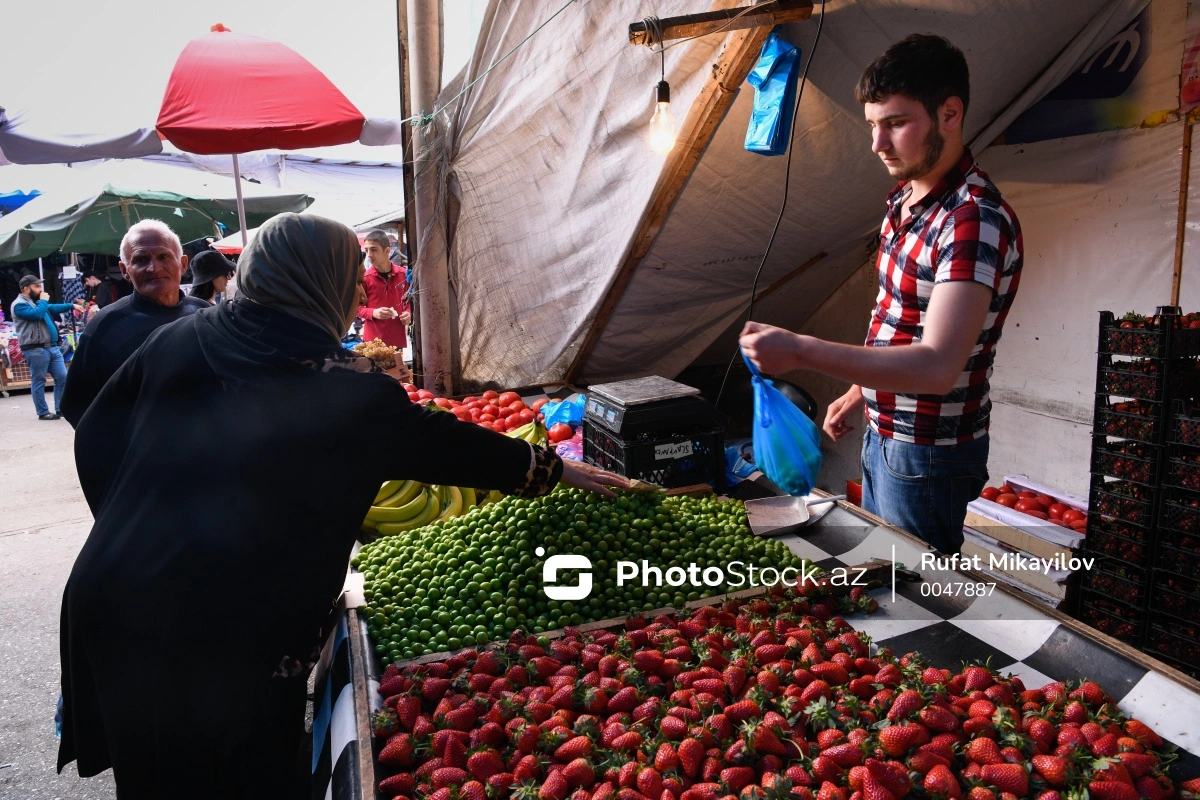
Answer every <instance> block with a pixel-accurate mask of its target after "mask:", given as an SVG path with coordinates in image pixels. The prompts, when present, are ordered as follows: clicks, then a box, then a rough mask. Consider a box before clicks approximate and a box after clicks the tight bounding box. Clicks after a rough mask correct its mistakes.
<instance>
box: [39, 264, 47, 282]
mask: <svg viewBox="0 0 1200 800" xmlns="http://www.w3.org/2000/svg"><path fill="white" fill-rule="evenodd" d="M38 277H39V278H40V279H41V280H42V281H45V280H46V273H44V272H42V260H41V259H40V258H39V259H38Z"/></svg>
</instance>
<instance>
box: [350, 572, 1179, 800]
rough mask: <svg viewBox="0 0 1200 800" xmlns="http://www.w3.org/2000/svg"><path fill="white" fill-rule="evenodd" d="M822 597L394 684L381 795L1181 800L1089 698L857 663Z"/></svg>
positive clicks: (858, 642)
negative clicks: (1139, 799) (1145, 799)
mask: <svg viewBox="0 0 1200 800" xmlns="http://www.w3.org/2000/svg"><path fill="white" fill-rule="evenodd" d="M816 591H818V590H817V589H816V587H813V586H811V585H806V586H803V587H800V588H799V590H796V591H792V590H783V591H778V592H773V593H772V594H771V595H770V596H768V597H764V598H756V599H754V600H750V601H746V602H737V601H730V602H726V603H725V604H723V605H721V606H719V607H718V606H706V607H703V608H699V609H696V610H695V611H694V612H692V614H691V615H690V616H687V617H683V616H680V617H676V616H664V617H657V618H655V619H654V620H653V621H652V622H651V623H650V624H649V625H647V624H646V623H645V621H643V620H629V621H627V623H626V626H625V630H624V631H623V632H621V633H617V632H612V631H600V632H596V633H593V634H584V633H581V632H579V631H576V630H568V631H566V635H565V636H563V638H561V639H556V640H554V641H548V640H547V639H546V638H544V637H538V638H530V637H527V636H525V635H524V634H521V633H514V634H513V636H512V637H511V638H510V639H509V640H508V641H507V642H505V643H504V644H503V646H502V647H498V648H495V649H487V650H483V651H477V650H474V649H471V650H467V651H465V652H462V653H459V654H456V655H454V656H452V657H450V658H448V659H446V660H444V661H440V662H437V663H431V664H423V665H410V666H407V667H404V668H403V669H398V668H397V667H395V666H389V667H388V668H387V670H386V671H385V672H384V674H383V676H382V678H381V682H380V686H379V692H380V694H381V695H382V696H383V697H384V698H385V699H384V703H383V709H382V710H381V711H380V712H379V713H378V714H377V715H376V717H375V718H374V719H373V725H372V727H373V732H374V734H375V735H376V737H377V740H378V742H379V744H380V747H379V751H378V762H379V766H380V775H381V776H383V777H382V780H381V781H380V784H379V790H380V792H381V793H382V794H383V795H385V796H387V797H404V798H428V800H568V798H569V800H899V799H900V798H904V797H910V798H914V800H916V799H918V798H920V799H922V800H924V798H929V799H930V800H934V799H935V798H944V799H946V800H962V799H963V798H966V800H1022V798H1034V799H1035V800H1068V799H1069V798H1077V797H1084V796H1087V797H1090V798H1092V800H1137V798H1139V797H1141V798H1147V800H1168V798H1172V797H1180V798H1185V799H1187V800H1192V799H1193V798H1195V797H1196V792H1198V791H1200V780H1194V781H1188V782H1185V783H1182V784H1181V785H1180V786H1178V787H1176V786H1175V785H1174V784H1173V782H1172V781H1171V779H1170V778H1169V777H1168V776H1167V775H1166V761H1167V758H1166V754H1165V752H1164V742H1163V740H1162V739H1161V738H1160V737H1159V736H1158V734H1156V733H1155V732H1154V731H1153V730H1152V729H1151V728H1149V727H1148V726H1147V725H1145V724H1143V723H1141V722H1139V721H1138V720H1136V719H1130V718H1127V717H1126V716H1125V715H1123V714H1122V713H1121V712H1120V710H1119V709H1118V707H1117V705H1116V703H1115V702H1113V701H1112V699H1111V698H1110V697H1109V696H1108V695H1107V694H1106V693H1105V692H1104V690H1103V689H1102V688H1101V687H1100V686H1099V685H1097V684H1096V683H1094V682H1091V681H1081V682H1079V683H1077V684H1075V683H1072V684H1066V683H1061V682H1054V683H1049V684H1047V685H1045V686H1043V687H1041V688H1039V689H1027V688H1026V687H1025V686H1024V684H1023V683H1022V682H1021V680H1020V678H1016V677H1012V676H1009V677H1002V676H1000V675H998V674H996V673H995V672H993V671H992V670H990V669H988V668H987V667H985V666H978V665H972V666H966V667H964V668H963V669H962V670H961V671H959V672H957V673H955V672H952V671H951V670H949V669H941V668H938V667H935V666H931V665H929V664H927V663H925V661H924V660H923V659H922V658H921V657H920V656H919V655H916V654H911V653H910V654H907V655H905V656H903V657H900V658H897V657H895V656H894V655H893V654H892V653H890V652H889V651H887V650H880V651H878V652H877V653H876V654H875V655H873V656H872V655H871V654H870V647H869V640H868V639H867V638H866V637H865V636H863V635H861V634H859V633H857V632H855V631H853V630H852V629H851V627H850V626H849V625H848V624H847V623H846V622H845V620H843V619H841V618H840V617H836V616H833V615H832V608H833V605H832V602H831V599H830V598H822V597H818V596H816V595H815V592H816ZM1085 792H1086V794H1085Z"/></svg>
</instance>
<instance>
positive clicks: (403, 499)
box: [375, 481, 421, 508]
mask: <svg viewBox="0 0 1200 800" xmlns="http://www.w3.org/2000/svg"><path fill="white" fill-rule="evenodd" d="M420 491H421V482H420V481H402V482H401V483H400V489H399V491H397V492H396V493H395V494H392V495H390V496H389V497H387V498H386V499H385V500H382V501H380V502H377V503H375V506H376V507H377V508H399V507H400V506H402V505H404V504H406V503H409V502H411V501H412V499H413V498H414V497H416V496H417V494H418V493H419V492H420Z"/></svg>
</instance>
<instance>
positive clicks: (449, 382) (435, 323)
mask: <svg viewBox="0 0 1200 800" xmlns="http://www.w3.org/2000/svg"><path fill="white" fill-rule="evenodd" d="M441 6H442V4H441V0H408V23H409V29H408V42H409V52H410V53H412V55H413V58H412V61H411V67H412V71H411V76H412V105H413V111H414V112H416V113H421V114H429V113H431V112H433V110H434V104H435V102H436V100H437V96H438V92H439V91H440V90H441V72H442V69H441V67H442V53H441V47H442V30H441ZM435 132H436V127H435V126H434V125H426V126H423V127H421V128H420V129H419V132H418V137H417V138H418V140H419V144H414V149H418V147H419V145H427V144H429V143H430V141H431V137H433V136H434V135H436V133H435ZM420 149H424V148H420ZM416 172H417V187H416V197H415V200H416V202H415V206H416V209H415V211H416V214H415V216H416V229H417V232H418V236H419V237H420V242H419V245H418V248H417V252H418V259H417V262H416V264H415V265H414V270H413V271H414V272H415V274H416V280H417V286H418V293H417V301H418V302H419V303H420V306H421V363H422V366H423V367H424V370H425V380H424V384H425V388H426V389H429V390H430V391H432V392H434V393H436V394H439V395H442V396H445V395H449V394H453V393H454V382H455V381H454V375H453V354H452V352H451V341H450V270H449V264H448V258H447V252H446V220H445V210H444V209H442V208H439V207H438V196H439V187H438V169H437V165H436V163H434V158H431V157H430V155H429V154H428V151H427V152H426V155H424V156H423V157H421V158H420V160H419V161H418V164H417V170H416Z"/></svg>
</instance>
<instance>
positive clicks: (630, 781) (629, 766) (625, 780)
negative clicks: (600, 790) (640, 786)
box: [617, 761, 638, 789]
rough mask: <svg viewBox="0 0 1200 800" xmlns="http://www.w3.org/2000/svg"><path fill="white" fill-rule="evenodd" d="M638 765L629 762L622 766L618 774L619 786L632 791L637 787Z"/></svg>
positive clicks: (634, 762)
mask: <svg viewBox="0 0 1200 800" xmlns="http://www.w3.org/2000/svg"><path fill="white" fill-rule="evenodd" d="M637 773H638V763H637V762H636V761H627V762H625V763H624V764H622V765H621V769H620V770H619V771H618V773H617V785H618V786H619V787H621V788H623V789H632V788H634V787H635V786H637Z"/></svg>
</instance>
